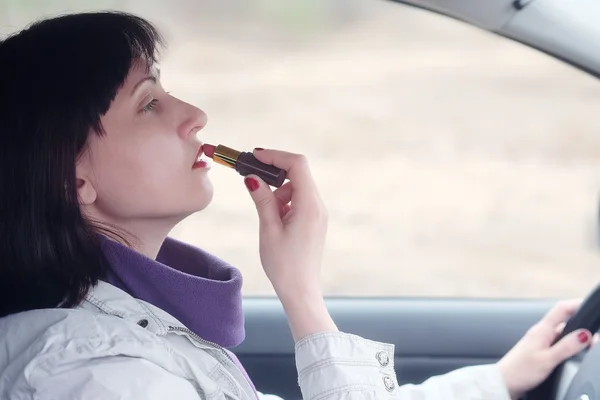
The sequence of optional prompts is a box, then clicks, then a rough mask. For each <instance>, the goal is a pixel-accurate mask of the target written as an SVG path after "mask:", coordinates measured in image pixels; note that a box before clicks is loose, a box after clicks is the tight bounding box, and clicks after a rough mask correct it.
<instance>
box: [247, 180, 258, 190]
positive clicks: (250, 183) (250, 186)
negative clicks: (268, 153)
mask: <svg viewBox="0 0 600 400" xmlns="http://www.w3.org/2000/svg"><path fill="white" fill-rule="evenodd" d="M244 183H245V184H246V187H247V188H248V190H249V191H251V192H254V191H255V190H256V189H258V186H259V183H258V181H257V180H256V179H254V178H245V179H244Z"/></svg>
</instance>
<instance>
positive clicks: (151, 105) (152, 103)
mask: <svg viewBox="0 0 600 400" xmlns="http://www.w3.org/2000/svg"><path fill="white" fill-rule="evenodd" d="M156 104H158V100H157V99H152V100H151V101H150V103H148V104H146V105H145V106H144V107H143V108H142V113H149V112H150V111H152V110H154V107H156Z"/></svg>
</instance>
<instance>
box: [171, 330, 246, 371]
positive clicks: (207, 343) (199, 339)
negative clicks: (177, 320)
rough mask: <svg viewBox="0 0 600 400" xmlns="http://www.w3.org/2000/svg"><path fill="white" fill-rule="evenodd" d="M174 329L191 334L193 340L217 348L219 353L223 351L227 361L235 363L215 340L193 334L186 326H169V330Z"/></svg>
mask: <svg viewBox="0 0 600 400" xmlns="http://www.w3.org/2000/svg"><path fill="white" fill-rule="evenodd" d="M174 331H178V332H183V333H185V334H187V335H189V336H191V337H192V338H193V339H194V340H196V341H198V342H200V343H202V344H206V345H209V346H211V347H214V348H216V349H217V350H220V351H221V353H223V354H224V355H225V357H227V359H228V360H229V361H231V362H232V363H233V365H235V362H234V361H233V359H232V358H231V356H230V355H229V354H228V353H227V352H226V351H225V349H224V348H223V347H222V346H220V345H218V344H216V343H215V342H211V341H210V340H206V339H202V338H201V337H200V336H198V335H197V334H195V333H194V332H192V331H191V330H189V329H187V328H181V327H179V326H169V332H174Z"/></svg>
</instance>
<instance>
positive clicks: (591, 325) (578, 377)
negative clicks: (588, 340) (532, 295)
mask: <svg viewBox="0 0 600 400" xmlns="http://www.w3.org/2000/svg"><path fill="white" fill-rule="evenodd" d="M578 329H587V330H589V331H590V332H592V334H594V333H596V332H597V331H598V329H600V284H599V285H597V286H596V288H595V289H594V290H593V291H592V292H591V293H590V295H588V297H587V298H586V299H585V300H584V302H583V304H582V305H581V307H579V310H577V312H576V313H575V315H573V316H572V317H571V319H569V320H568V321H567V324H566V326H565V328H564V330H563V331H562V333H561V334H560V335H559V337H558V338H557V339H556V341H559V340H560V339H562V338H563V337H564V336H565V335H568V334H569V333H571V332H573V331H576V330H578ZM567 362H568V361H565V362H563V363H562V364H561V365H559V366H558V367H556V369H554V371H552V373H551V374H550V376H548V378H547V379H546V380H545V381H544V382H542V384H540V385H539V386H538V387H536V388H535V389H533V390H531V391H530V392H529V393H527V395H526V396H525V399H526V400H600V378H599V377H598V375H600V346H594V347H593V348H592V349H591V350H590V351H589V352H588V353H587V354H586V355H585V357H584V358H583V361H582V362H581V363H580V365H579V366H578V369H577V372H576V373H575V376H574V377H573V379H572V380H571V381H570V383H569V382H568V381H567V380H569V379H570V375H569V374H568V373H567V372H566V371H565V365H566V364H567ZM565 383H567V384H569V386H568V390H567V391H566V393H565V395H564V396H562V397H560V398H559V397H558V396H559V395H561V393H559V388H560V387H561V385H564V384H565Z"/></svg>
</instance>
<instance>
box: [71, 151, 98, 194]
mask: <svg viewBox="0 0 600 400" xmlns="http://www.w3.org/2000/svg"><path fill="white" fill-rule="evenodd" d="M91 170H92V169H91V166H90V160H89V154H88V153H86V154H83V155H82V156H81V157H80V158H79V160H77V165H76V166H75V184H76V185H77V197H78V198H79V204H80V205H83V206H89V205H91V204H93V203H94V202H95V201H96V198H97V197H98V193H97V192H96V188H95V187H94V185H93V184H92V181H91V179H89V176H90V175H91Z"/></svg>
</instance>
